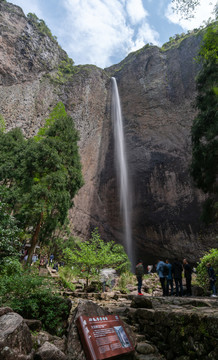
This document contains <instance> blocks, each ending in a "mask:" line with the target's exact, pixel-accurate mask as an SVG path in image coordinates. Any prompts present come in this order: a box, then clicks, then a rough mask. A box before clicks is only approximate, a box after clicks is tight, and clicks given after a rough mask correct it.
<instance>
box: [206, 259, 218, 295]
mask: <svg viewBox="0 0 218 360" xmlns="http://www.w3.org/2000/svg"><path fill="white" fill-rule="evenodd" d="M207 272H208V275H209V279H210V289H211V290H212V292H213V293H212V295H211V296H212V297H216V296H217V295H216V275H215V271H214V269H213V267H212V266H211V264H210V263H208V264H207Z"/></svg>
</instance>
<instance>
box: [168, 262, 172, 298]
mask: <svg viewBox="0 0 218 360" xmlns="http://www.w3.org/2000/svg"><path fill="white" fill-rule="evenodd" d="M166 264H167V267H168V275H167V290H166V295H167V296H169V287H170V296H173V276H172V264H170V262H169V260H168V259H167V260H166Z"/></svg>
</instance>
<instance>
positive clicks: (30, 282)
mask: <svg viewBox="0 0 218 360" xmlns="http://www.w3.org/2000/svg"><path fill="white" fill-rule="evenodd" d="M5 269H6V268H5ZM5 274H6V271H4V272H3V273H2V274H1V276H0V306H1V305H4V306H10V307H11V308H12V309H13V311H15V312H17V313H19V314H20V315H21V316H23V317H24V318H29V319H38V320H41V321H42V326H43V329H44V330H46V331H49V332H50V333H51V334H54V335H58V336H60V335H62V334H63V333H64V332H65V327H66V320H67V318H68V316H69V311H70V309H69V302H68V300H66V299H64V298H62V297H61V296H59V295H58V294H53V293H52V289H53V287H52V283H48V279H47V278H46V281H45V279H44V278H43V277H41V276H38V275H37V274H36V272H34V271H32V270H31V271H29V270H28V271H23V272H22V273H16V274H13V275H10V276H7V275H5Z"/></svg>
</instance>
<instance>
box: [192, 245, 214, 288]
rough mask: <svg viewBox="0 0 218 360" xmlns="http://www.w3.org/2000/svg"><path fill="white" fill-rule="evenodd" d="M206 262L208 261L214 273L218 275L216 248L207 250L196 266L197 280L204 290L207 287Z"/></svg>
mask: <svg viewBox="0 0 218 360" xmlns="http://www.w3.org/2000/svg"><path fill="white" fill-rule="evenodd" d="M207 263H210V264H211V266H212V267H213V269H214V271H215V274H216V275H218V249H211V250H210V251H209V252H207V253H206V254H205V255H204V256H203V257H202V258H201V259H200V262H199V263H198V266H197V269H196V270H197V282H198V284H199V285H201V286H202V287H203V288H204V290H205V291H207V290H208V287H209V277H208V272H207V267H206V265H207Z"/></svg>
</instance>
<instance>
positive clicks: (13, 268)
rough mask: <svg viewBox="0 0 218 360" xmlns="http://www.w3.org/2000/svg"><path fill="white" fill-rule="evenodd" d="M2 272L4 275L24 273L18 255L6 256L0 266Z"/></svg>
mask: <svg viewBox="0 0 218 360" xmlns="http://www.w3.org/2000/svg"><path fill="white" fill-rule="evenodd" d="M0 273H1V274H2V275H4V276H11V275H15V274H19V275H20V274H21V273H22V265H21V263H20V261H19V260H18V259H17V258H16V257H5V258H4V259H3V260H2V263H1V266H0Z"/></svg>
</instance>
